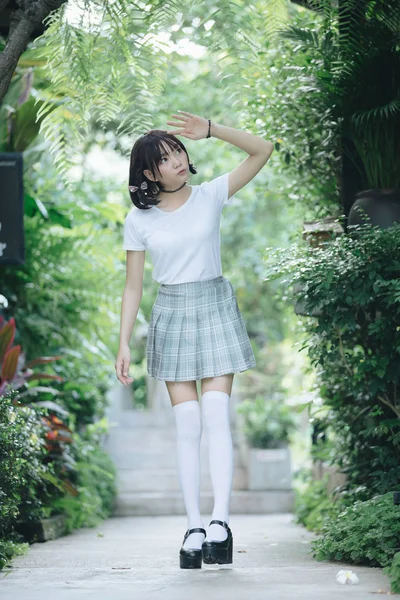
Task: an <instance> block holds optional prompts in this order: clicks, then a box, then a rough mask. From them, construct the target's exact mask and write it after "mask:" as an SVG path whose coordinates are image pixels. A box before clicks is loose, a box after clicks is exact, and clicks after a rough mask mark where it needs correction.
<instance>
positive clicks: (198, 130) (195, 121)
mask: <svg viewBox="0 0 400 600" xmlns="http://www.w3.org/2000/svg"><path fill="white" fill-rule="evenodd" d="M179 113H181V114H179V115H172V117H173V118H174V119H177V120H179V121H181V123H176V122H175V121H167V124H168V125H172V126H175V127H179V129H174V130H173V131H168V132H167V133H172V135H182V136H183V137H186V138H188V139H189V140H202V139H203V138H206V137H207V133H208V119H204V117H198V116H197V115H192V114H191V113H188V112H185V111H184V110H180V111H179Z"/></svg>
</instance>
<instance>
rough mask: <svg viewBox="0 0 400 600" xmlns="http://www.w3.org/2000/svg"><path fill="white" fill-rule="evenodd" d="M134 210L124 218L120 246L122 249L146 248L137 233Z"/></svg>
mask: <svg viewBox="0 0 400 600" xmlns="http://www.w3.org/2000/svg"><path fill="white" fill-rule="evenodd" d="M134 212H135V211H131V212H130V213H129V214H128V215H127V216H126V218H125V222H124V242H123V245H122V248H123V249H124V250H146V246H145V244H144V242H143V240H142V238H141V237H140V235H139V233H138V230H137V226H136V224H135V219H134V218H133V217H134Z"/></svg>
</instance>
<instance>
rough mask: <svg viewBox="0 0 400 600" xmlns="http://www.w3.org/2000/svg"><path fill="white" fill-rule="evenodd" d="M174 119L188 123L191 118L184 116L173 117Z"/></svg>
mask: <svg viewBox="0 0 400 600" xmlns="http://www.w3.org/2000/svg"><path fill="white" fill-rule="evenodd" d="M171 117H172V118H173V119H178V120H179V121H188V120H189V117H185V116H183V115H171Z"/></svg>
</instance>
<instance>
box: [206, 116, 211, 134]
mask: <svg viewBox="0 0 400 600" xmlns="http://www.w3.org/2000/svg"><path fill="white" fill-rule="evenodd" d="M210 131H211V119H208V133H207V137H208V138H210V137H211V133H210Z"/></svg>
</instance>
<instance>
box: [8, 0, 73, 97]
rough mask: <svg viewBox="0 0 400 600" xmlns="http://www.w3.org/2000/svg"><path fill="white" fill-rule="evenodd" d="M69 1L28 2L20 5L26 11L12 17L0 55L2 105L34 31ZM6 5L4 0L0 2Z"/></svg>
mask: <svg viewBox="0 0 400 600" xmlns="http://www.w3.org/2000/svg"><path fill="white" fill-rule="evenodd" d="M67 1H68V0H26V1H25V2H24V3H20V5H21V6H23V7H24V9H21V8H19V9H17V10H15V11H14V12H13V13H12V14H11V16H10V30H9V34H8V38H7V41H6V45H5V47H4V50H3V52H2V53H1V55H0V103H1V102H2V100H3V98H4V96H5V95H6V93H7V90H8V88H9V85H10V81H11V79H12V76H13V74H14V71H15V69H16V66H17V64H18V61H19V59H20V57H21V55H22V54H23V52H25V50H26V48H27V46H28V44H29V42H30V40H31V37H32V33H33V32H34V30H35V29H36V28H37V27H39V26H40V25H41V24H42V23H43V21H44V19H45V18H46V17H47V16H48V15H49V14H50V13H51V12H53V11H54V10H58V9H59V8H60V6H61V5H62V4H64V3H65V2H67ZM0 2H1V3H4V0H0Z"/></svg>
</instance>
